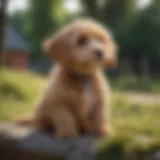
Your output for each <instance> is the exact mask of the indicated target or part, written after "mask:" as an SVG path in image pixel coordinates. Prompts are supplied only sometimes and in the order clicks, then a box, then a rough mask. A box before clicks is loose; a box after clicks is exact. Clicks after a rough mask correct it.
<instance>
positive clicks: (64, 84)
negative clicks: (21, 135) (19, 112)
mask: <svg viewBox="0 0 160 160" xmlns="http://www.w3.org/2000/svg"><path fill="white" fill-rule="evenodd" d="M43 48H44V50H45V52H47V53H48V54H49V56H50V57H51V58H52V59H53V60H54V61H55V66H54V68H53V70H52V71H51V81H50V83H49V86H48V87H47V89H46V91H45V92H44V94H43V96H42V97H41V100H40V101H39V103H38V105H37V106H36V109H35V122H36V123H35V124H36V126H37V127H38V128H40V129H48V128H51V129H53V128H54V129H55V131H56V135H57V136H59V137H74V136H77V135H79V134H80V133H81V131H82V130H83V132H84V133H87V134H96V135H109V133H110V117H109V115H110V112H109V108H110V104H109V103H110V89H109V85H108V83H107V81H106V80H105V76H104V74H103V68H104V67H111V66H114V65H115V64H116V62H117V60H116V57H117V56H116V50H117V47H116V44H115V42H114V40H113V38H112V37H111V35H110V33H109V31H107V29H105V28H104V27H103V26H102V25H101V24H99V23H98V22H96V21H93V20H89V19H80V20H75V21H73V22H72V23H71V24H68V25H67V26H65V27H64V28H62V29H60V31H58V32H57V33H56V34H55V35H53V36H52V37H51V38H50V39H48V40H46V41H45V42H44V44H43Z"/></svg>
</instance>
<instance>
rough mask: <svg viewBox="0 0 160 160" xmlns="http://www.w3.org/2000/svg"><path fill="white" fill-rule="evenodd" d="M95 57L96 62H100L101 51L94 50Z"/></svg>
mask: <svg viewBox="0 0 160 160" xmlns="http://www.w3.org/2000/svg"><path fill="white" fill-rule="evenodd" d="M95 56H96V58H97V59H98V60H101V59H102V58H103V52H102V51H101V50H98V49H97V50H96V51H95Z"/></svg>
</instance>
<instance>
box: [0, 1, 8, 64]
mask: <svg viewBox="0 0 160 160" xmlns="http://www.w3.org/2000/svg"><path fill="white" fill-rule="evenodd" d="M6 8H7V0H1V1H0V65H1V62H2V59H1V57H2V56H1V54H2V52H3V44H4V28H5V23H6Z"/></svg>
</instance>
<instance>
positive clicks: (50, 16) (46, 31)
mask: <svg viewBox="0 0 160 160" xmlns="http://www.w3.org/2000/svg"><path fill="white" fill-rule="evenodd" d="M29 2H30V6H29V13H30V14H29V17H30V25H31V26H30V38H31V47H32V57H33V58H36V59H37V58H38V59H39V58H45V57H46V56H45V54H43V52H42V50H41V48H42V47H41V46H42V43H43V40H44V39H45V38H46V37H47V36H50V35H51V34H52V33H53V32H54V31H55V30H56V29H57V28H58V27H59V23H60V22H61V21H60V20H61V18H62V17H63V16H62V13H63V12H60V10H62V9H63V8H62V0H47V1H46V0H30V1H29ZM59 12H60V13H59Z"/></svg>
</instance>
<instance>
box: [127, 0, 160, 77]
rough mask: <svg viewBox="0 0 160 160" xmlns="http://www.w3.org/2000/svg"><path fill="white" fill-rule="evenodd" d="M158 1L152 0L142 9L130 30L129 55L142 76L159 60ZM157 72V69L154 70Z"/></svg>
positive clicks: (159, 4) (159, 16)
mask: <svg viewBox="0 0 160 160" xmlns="http://www.w3.org/2000/svg"><path fill="white" fill-rule="evenodd" d="M159 28H160V1H159V0H153V3H152V5H150V6H149V7H147V8H145V9H144V10H142V11H141V12H140V14H139V17H138V18H137V22H136V24H135V26H134V27H133V30H132V31H131V32H130V37H132V38H130V41H129V42H128V47H129V48H130V50H131V53H132V54H131V57H132V59H133V60H134V61H136V62H137V64H136V65H135V68H137V71H138V73H139V74H140V75H142V76H145V77H146V75H147V76H149V75H150V70H151V69H152V71H153V72H155V70H156V69H157V68H158V66H159V60H160V47H159V42H160V36H159V35H160V30H159ZM156 72H158V71H156Z"/></svg>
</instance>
